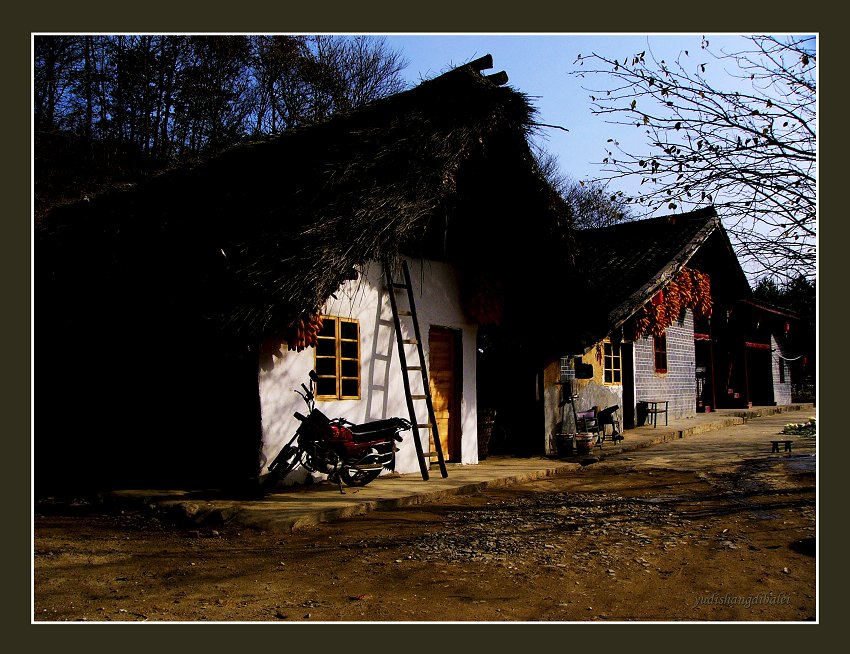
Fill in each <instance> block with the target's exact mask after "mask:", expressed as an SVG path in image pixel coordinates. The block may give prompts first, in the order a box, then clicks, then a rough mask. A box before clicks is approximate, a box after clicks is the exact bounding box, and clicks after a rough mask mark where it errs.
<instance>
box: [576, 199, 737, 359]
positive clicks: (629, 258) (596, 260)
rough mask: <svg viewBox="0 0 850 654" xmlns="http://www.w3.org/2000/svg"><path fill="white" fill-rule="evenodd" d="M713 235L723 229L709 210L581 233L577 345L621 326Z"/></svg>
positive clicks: (593, 339) (713, 213)
mask: <svg viewBox="0 0 850 654" xmlns="http://www.w3.org/2000/svg"><path fill="white" fill-rule="evenodd" d="M715 233H721V234H723V228H722V226H721V224H720V219H719V218H718V216H717V213H716V211H715V210H714V208H713V207H708V208H706V209H700V210H697V211H692V212H690V213H683V214H676V215H671V216H662V217H659V218H649V219H645V220H635V221H630V222H624V223H619V224H616V225H612V226H610V227H601V228H597V229H587V230H581V231H579V232H578V233H577V234H576V241H577V250H578V254H577V262H576V265H577V268H578V272H579V277H580V278H583V279H584V280H586V282H585V285H584V287H583V288H582V289H581V290H580V291H579V290H575V292H573V293H571V294H570V296H571V298H572V299H571V303H573V305H574V308H575V310H576V312H577V314H578V315H580V316H581V318H580V320H579V321H578V324H577V325H576V328H575V329H574V331H575V333H576V340H577V343H578V347H581V348H588V347H590V346H592V345H593V344H595V343H596V342H598V341H599V340H601V339H602V338H605V337H606V336H607V335H608V334H610V333H611V332H612V331H613V330H614V329H616V328H617V327H619V326H620V325H622V323H623V322H624V321H625V320H626V319H627V318H628V317H629V316H630V315H631V314H632V313H634V311H635V310H636V309H637V308H638V307H640V306H641V305H642V304H643V303H645V302H646V301H647V300H648V299H650V298H651V297H652V296H653V295H654V294H655V292H656V291H657V290H658V289H659V288H661V287H663V286H664V285H665V284H666V283H667V282H668V281H669V280H670V279H671V277H673V276H674V275H675V274H676V273H677V272H678V271H679V270H680V269H681V268H682V266H685V265H687V264H688V263H689V261H691V259H692V257H694V255H695V254H696V253H697V252H698V251H699V249H700V248H701V247H702V246H703V244H705V243H706V242H707V240H708V239H709V237H711V236H712V234H715ZM723 238H724V239H725V234H723ZM730 253H731V250H730ZM732 256H733V258H734V255H732ZM735 265H737V260H735ZM576 353H577V352H576Z"/></svg>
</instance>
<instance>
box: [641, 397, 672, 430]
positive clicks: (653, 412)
mask: <svg viewBox="0 0 850 654" xmlns="http://www.w3.org/2000/svg"><path fill="white" fill-rule="evenodd" d="M644 402H646V415H647V417H648V418H649V422H651V423H652V426H653V427H658V414H659V413H663V414H664V426H665V427H666V426H667V408H668V405H669V401H668V400H644ZM661 404H663V405H664V408H663V409H659V408H658V407H659V406H660V405H661Z"/></svg>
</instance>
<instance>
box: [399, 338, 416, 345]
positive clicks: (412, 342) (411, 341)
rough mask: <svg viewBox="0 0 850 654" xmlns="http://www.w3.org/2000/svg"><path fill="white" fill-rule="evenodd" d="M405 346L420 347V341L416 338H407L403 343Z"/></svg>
mask: <svg viewBox="0 0 850 654" xmlns="http://www.w3.org/2000/svg"><path fill="white" fill-rule="evenodd" d="M402 343H404V344H405V345H419V341H417V340H416V339H415V338H406V339H404V340H403V341H402Z"/></svg>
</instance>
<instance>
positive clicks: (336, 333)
mask: <svg viewBox="0 0 850 654" xmlns="http://www.w3.org/2000/svg"><path fill="white" fill-rule="evenodd" d="M322 321H323V323H324V326H323V328H322V331H321V332H320V333H319V335H318V339H319V341H320V343H319V345H321V344H322V342H323V341H324V342H327V341H333V344H334V345H333V351H334V354H333V355H328V354H320V353H319V352H320V347H319V345H317V346H316V348H315V351H314V354H313V364H314V366H313V367H314V369H315V370H316V374H317V375H318V376H319V383H317V384H316V399H318V400H359V399H360V396H361V393H360V386H361V384H360V322H359V321H358V320H356V319H354V318H342V317H340V316H322ZM344 324H351V325H354V326H355V328H356V337H355V338H346V337H343V325H344ZM329 326H333V329H332V332H333V333H332V334H328V331H329V330H328V327H329ZM345 343H354V344H355V347H356V356H354V357H352V356H347V357H346V356H343V344H345ZM321 359H333V360H334V364H333V369H334V374H333V375H330V374H328V373H326V372H324V366H320V365H319V361H320V360H321ZM346 361H355V362H356V364H355V366H354V367H355V369H356V370H357V375H356V376H353V375H344V374H343V372H344V370H343V363H344V362H346ZM330 379H333V380H334V387H335V389H336V390H335V393H333V394H330V393H320V390H319V389H320V388H321V386H322V380H330ZM353 380H356V382H357V393H356V394H354V395H352V394H350V393H349V394H345V393H344V388H345V386H347V385H349V384H348V383H350V382H351V381H353ZM346 382H348V383H346Z"/></svg>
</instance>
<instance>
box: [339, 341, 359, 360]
mask: <svg viewBox="0 0 850 654" xmlns="http://www.w3.org/2000/svg"><path fill="white" fill-rule="evenodd" d="M339 346H340V356H341V357H342V358H343V359H356V358H357V342H356V341H343V342H342V343H340V344H339Z"/></svg>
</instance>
